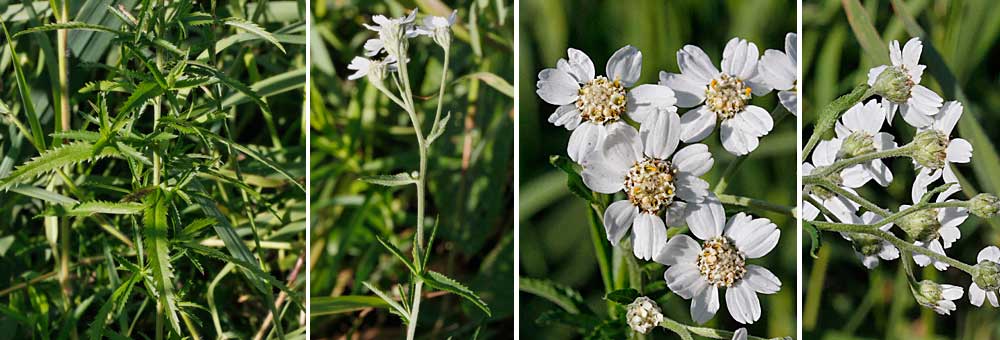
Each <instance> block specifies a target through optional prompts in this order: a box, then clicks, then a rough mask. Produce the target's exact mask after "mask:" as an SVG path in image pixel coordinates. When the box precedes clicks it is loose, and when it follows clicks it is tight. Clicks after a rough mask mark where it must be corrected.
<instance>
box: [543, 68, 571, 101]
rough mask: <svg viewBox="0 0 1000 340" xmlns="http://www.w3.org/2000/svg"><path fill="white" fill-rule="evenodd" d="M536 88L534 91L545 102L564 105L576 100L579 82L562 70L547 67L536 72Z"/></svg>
mask: <svg viewBox="0 0 1000 340" xmlns="http://www.w3.org/2000/svg"><path fill="white" fill-rule="evenodd" d="M535 86H536V87H538V90H536V91H535V93H537V94H538V96H539V97H541V98H542V100H544V101H545V102H546V103H549V104H552V105H566V104H571V103H573V102H575V101H576V98H577V95H578V93H579V91H580V84H578V83H577V82H576V79H574V78H573V76H571V75H569V73H566V72H564V71H562V70H558V69H554V68H547V69H544V70H542V71H541V72H539V73H538V82H537V83H535Z"/></svg>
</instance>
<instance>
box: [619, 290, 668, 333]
mask: <svg viewBox="0 0 1000 340" xmlns="http://www.w3.org/2000/svg"><path fill="white" fill-rule="evenodd" d="M627 308H628V310H627V312H626V314H625V318H626V321H627V322H628V325H629V327H631V328H632V330H634V331H636V332H639V333H642V334H647V333H649V331H651V330H653V328H656V326H659V325H660V323H661V322H663V313H661V312H660V306H659V305H657V304H656V301H653V299H650V298H648V297H645V296H640V297H638V298H636V299H635V301H632V303H630V304H628V307H627Z"/></svg>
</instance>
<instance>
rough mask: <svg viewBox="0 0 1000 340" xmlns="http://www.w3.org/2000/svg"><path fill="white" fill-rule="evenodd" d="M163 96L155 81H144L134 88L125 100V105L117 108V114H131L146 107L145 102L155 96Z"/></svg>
mask: <svg viewBox="0 0 1000 340" xmlns="http://www.w3.org/2000/svg"><path fill="white" fill-rule="evenodd" d="M161 94H163V88H162V87H160V84H157V83H156V81H149V80H147V81H144V82H142V83H140V84H139V86H136V88H135V90H134V91H132V95H131V96H129V97H128V99H127V100H125V103H124V104H122V106H121V107H120V108H118V111H119V112H132V110H135V109H138V108H141V107H142V106H143V105H146V102H148V101H150V100H152V99H153V98H156V97H157V96H159V95H161Z"/></svg>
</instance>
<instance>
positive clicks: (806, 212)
mask: <svg viewBox="0 0 1000 340" xmlns="http://www.w3.org/2000/svg"><path fill="white" fill-rule="evenodd" d="M816 217H819V209H817V208H816V206H814V205H812V203H809V202H805V201H803V202H802V218H804V219H806V220H808V221H813V220H816Z"/></svg>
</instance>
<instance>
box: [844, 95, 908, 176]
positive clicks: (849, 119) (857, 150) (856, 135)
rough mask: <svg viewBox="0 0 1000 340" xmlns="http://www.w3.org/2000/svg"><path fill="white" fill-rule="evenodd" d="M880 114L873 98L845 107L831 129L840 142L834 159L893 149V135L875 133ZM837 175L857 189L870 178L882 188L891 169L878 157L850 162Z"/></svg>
mask: <svg viewBox="0 0 1000 340" xmlns="http://www.w3.org/2000/svg"><path fill="white" fill-rule="evenodd" d="M882 117H883V116H882V105H881V104H879V102H878V101H875V100H869V101H868V102H867V103H865V104H864V105H862V104H861V103H857V104H855V105H854V106H852V107H851V108H850V109H848V110H847V112H846V113H844V115H843V116H842V117H841V121H839V122H837V126H836V129H835V130H836V132H837V139H838V140H839V141H840V142H839V143H840V150H839V151H838V152H837V158H838V159H846V158H851V157H855V156H861V155H864V154H867V153H872V152H876V151H885V150H890V149H895V148H896V142H895V140H894V139H895V138H894V137H893V136H892V135H891V134H889V133H885V132H879V130H881V129H882V122H883V121H884V119H883V118H882ZM840 176H841V178H842V179H843V180H844V185H845V186H847V187H850V188H860V187H861V186H863V185H865V183H868V181H870V180H872V179H874V180H875V182H876V183H878V184H879V185H881V186H884V187H885V186H889V184H890V183H891V182H892V171H891V170H889V167H887V166H886V165H885V163H883V162H882V160H881V159H874V160H871V161H869V162H867V163H862V164H856V165H852V166H850V167H848V168H846V169H844V170H842V171H841V172H840Z"/></svg>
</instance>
